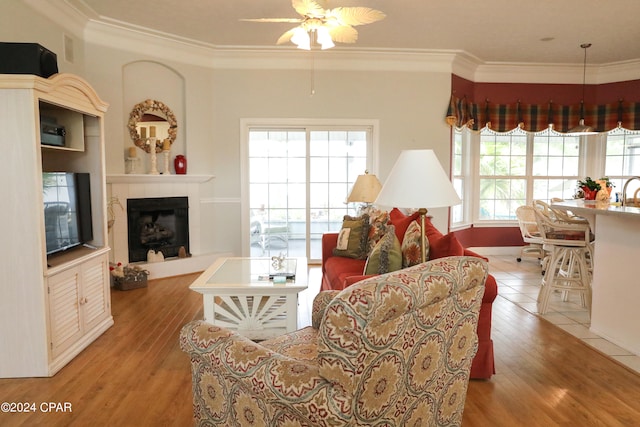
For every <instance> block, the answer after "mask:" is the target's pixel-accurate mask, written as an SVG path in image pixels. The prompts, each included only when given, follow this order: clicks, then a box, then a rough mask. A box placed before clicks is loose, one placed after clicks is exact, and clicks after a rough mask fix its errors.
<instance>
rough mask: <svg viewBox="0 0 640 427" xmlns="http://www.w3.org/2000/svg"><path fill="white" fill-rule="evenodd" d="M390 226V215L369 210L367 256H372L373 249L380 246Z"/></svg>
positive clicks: (385, 212)
mask: <svg viewBox="0 0 640 427" xmlns="http://www.w3.org/2000/svg"><path fill="white" fill-rule="evenodd" d="M388 226H389V213H388V212H387V211H381V210H376V209H370V210H369V242H368V246H369V247H368V250H367V256H369V255H371V252H372V251H373V248H374V247H375V246H376V244H378V242H379V241H380V239H382V236H384V235H385V233H386V232H387V227H388Z"/></svg>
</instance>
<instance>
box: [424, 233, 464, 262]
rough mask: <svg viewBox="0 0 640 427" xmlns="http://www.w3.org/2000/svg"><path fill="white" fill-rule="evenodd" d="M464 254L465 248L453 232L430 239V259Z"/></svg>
mask: <svg viewBox="0 0 640 427" xmlns="http://www.w3.org/2000/svg"><path fill="white" fill-rule="evenodd" d="M462 255H464V248H463V247H462V245H461V244H460V242H459V241H458V239H457V238H456V236H455V234H453V233H448V234H445V235H444V236H442V237H441V238H439V239H433V240H430V241H429V259H438V258H444V257H447V256H462Z"/></svg>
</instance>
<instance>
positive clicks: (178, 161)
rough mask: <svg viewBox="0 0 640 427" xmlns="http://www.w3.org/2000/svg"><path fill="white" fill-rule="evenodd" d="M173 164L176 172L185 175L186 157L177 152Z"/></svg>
mask: <svg viewBox="0 0 640 427" xmlns="http://www.w3.org/2000/svg"><path fill="white" fill-rule="evenodd" d="M173 166H174V167H175V168H176V174H178V175H185V174H186V173H187V158H186V157H185V156H183V155H182V154H178V155H177V156H176V158H175V159H173Z"/></svg>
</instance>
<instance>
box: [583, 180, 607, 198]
mask: <svg viewBox="0 0 640 427" xmlns="http://www.w3.org/2000/svg"><path fill="white" fill-rule="evenodd" d="M578 189H579V190H582V193H583V194H584V199H585V200H595V199H596V194H598V191H599V190H601V189H602V187H601V186H600V184H598V182H596V181H594V180H593V179H591V177H590V176H588V177H586V178H585V179H583V180H578Z"/></svg>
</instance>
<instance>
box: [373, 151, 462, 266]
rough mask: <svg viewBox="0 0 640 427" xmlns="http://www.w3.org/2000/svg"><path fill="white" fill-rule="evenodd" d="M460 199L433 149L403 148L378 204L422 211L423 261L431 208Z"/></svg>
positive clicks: (456, 201)
mask: <svg viewBox="0 0 640 427" xmlns="http://www.w3.org/2000/svg"><path fill="white" fill-rule="evenodd" d="M459 203H461V200H460V197H458V193H456V190H455V189H454V188H453V184H452V183H451V180H450V179H449V177H448V176H447V174H446V173H445V171H444V169H443V168H442V165H441V164H440V162H439V161H438V158H437V157H436V155H435V153H434V152H433V150H403V151H402V152H401V153H400V157H398V160H396V163H395V165H393V168H392V169H391V172H390V173H389V176H388V177H387V179H386V181H385V182H384V185H383V186H382V190H380V194H378V197H377V199H376V200H375V204H376V205H378V206H386V207H396V208H402V209H418V212H420V228H421V236H420V240H421V250H422V262H425V261H426V238H427V237H426V235H425V218H426V215H427V209H428V208H442V207H449V206H454V205H457V204H459Z"/></svg>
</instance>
